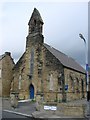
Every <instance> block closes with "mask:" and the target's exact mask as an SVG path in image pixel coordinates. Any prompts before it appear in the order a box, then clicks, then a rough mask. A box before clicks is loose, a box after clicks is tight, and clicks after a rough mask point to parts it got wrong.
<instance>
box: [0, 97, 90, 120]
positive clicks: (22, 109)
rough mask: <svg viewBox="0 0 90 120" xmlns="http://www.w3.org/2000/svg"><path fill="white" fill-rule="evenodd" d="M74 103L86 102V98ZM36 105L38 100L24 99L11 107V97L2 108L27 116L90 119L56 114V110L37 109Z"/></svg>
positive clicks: (5, 110)
mask: <svg viewBox="0 0 90 120" xmlns="http://www.w3.org/2000/svg"><path fill="white" fill-rule="evenodd" d="M72 103H75V104H81V103H83V104H86V100H85V99H84V100H77V101H73V102H70V104H72ZM68 104H69V103H68ZM36 105H37V104H36V102H30V101H26V102H25V101H23V102H19V104H18V107H17V108H15V109H14V108H12V107H11V104H10V100H9V99H3V100H2V110H3V111H4V112H9V113H13V114H19V115H22V116H26V117H34V118H43V119H45V118H48V119H49V118H57V119H60V120H64V119H69V120H73V119H74V120H90V117H89V118H88V119H87V118H82V117H75V116H73V117H71V116H63V115H55V113H54V111H45V110H42V111H37V110H36ZM3 115H4V114H3ZM3 115H2V116H3Z"/></svg>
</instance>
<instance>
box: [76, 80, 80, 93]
mask: <svg viewBox="0 0 90 120" xmlns="http://www.w3.org/2000/svg"><path fill="white" fill-rule="evenodd" d="M79 87H80V86H79V79H78V78H76V92H77V93H78V92H80V90H79Z"/></svg>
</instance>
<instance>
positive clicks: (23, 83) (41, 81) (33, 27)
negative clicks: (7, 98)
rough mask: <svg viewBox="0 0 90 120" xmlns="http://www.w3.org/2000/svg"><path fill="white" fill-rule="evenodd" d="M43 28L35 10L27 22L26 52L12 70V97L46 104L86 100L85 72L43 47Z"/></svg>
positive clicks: (68, 60)
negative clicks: (49, 102) (13, 95)
mask: <svg viewBox="0 0 90 120" xmlns="http://www.w3.org/2000/svg"><path fill="white" fill-rule="evenodd" d="M43 24H44V22H43V20H42V18H41V15H40V13H39V11H38V10H37V9H36V8H34V11H33V13H32V15H31V18H30V20H29V22H28V26H29V31H28V36H27V37H26V50H25V52H24V53H23V55H22V56H21V58H20V59H19V60H18V62H17V63H16V64H15V66H14V68H13V79H12V83H11V94H12V93H16V94H18V97H19V99H35V100H36V101H39V100H40V99H42V100H44V101H46V102H48V101H58V102H60V101H70V100H75V99H82V98H85V97H86V78H85V70H84V69H83V67H81V66H80V65H79V64H78V63H77V62H76V61H75V60H74V59H72V58H71V57H68V56H67V55H65V54H64V53H62V52H60V51H58V50H57V49H55V48H53V47H51V46H49V45H47V44H46V43H44V36H43V34H42V31H43Z"/></svg>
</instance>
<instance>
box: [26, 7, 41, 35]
mask: <svg viewBox="0 0 90 120" xmlns="http://www.w3.org/2000/svg"><path fill="white" fill-rule="evenodd" d="M28 25H29V34H33V33H40V34H42V28H43V20H42V18H41V15H40V13H39V11H38V10H37V9H36V8H34V10H33V13H32V15H31V18H30V20H29V23H28Z"/></svg>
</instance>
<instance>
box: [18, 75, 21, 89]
mask: <svg viewBox="0 0 90 120" xmlns="http://www.w3.org/2000/svg"><path fill="white" fill-rule="evenodd" d="M18 88H19V89H21V75H19V85H18Z"/></svg>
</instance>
